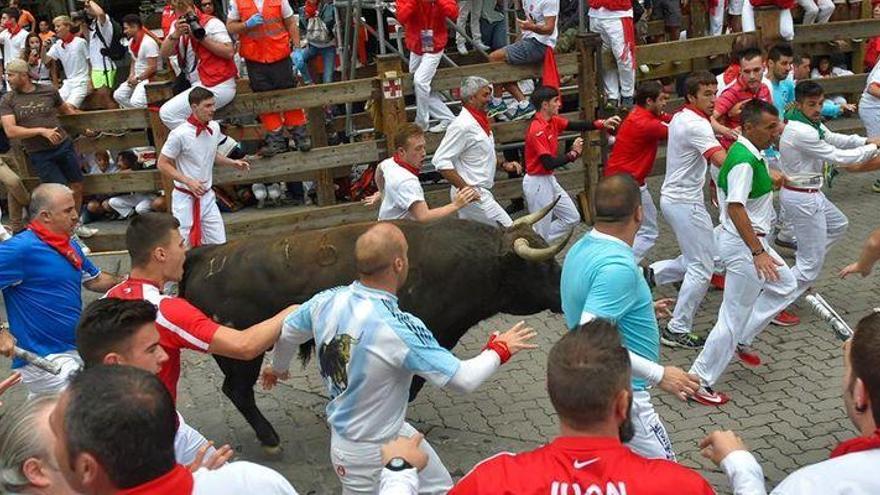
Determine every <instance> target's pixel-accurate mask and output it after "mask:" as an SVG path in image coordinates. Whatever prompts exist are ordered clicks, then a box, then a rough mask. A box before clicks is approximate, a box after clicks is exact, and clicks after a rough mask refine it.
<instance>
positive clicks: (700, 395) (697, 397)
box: [689, 385, 730, 406]
mask: <svg viewBox="0 0 880 495" xmlns="http://www.w3.org/2000/svg"><path fill="white" fill-rule="evenodd" d="M689 398H690V399H691V400H692V401H694V402H698V403H700V404H702V405H704V406H720V405H723V404H727V403H728V402H729V401H730V397H728V395H727V394H725V393H723V392H716V391H714V390H712V387H709V386H708V385H703V386H702V387H700V389H699V390H697V392H696V393H695V394H694V395H692V396H690V397H689Z"/></svg>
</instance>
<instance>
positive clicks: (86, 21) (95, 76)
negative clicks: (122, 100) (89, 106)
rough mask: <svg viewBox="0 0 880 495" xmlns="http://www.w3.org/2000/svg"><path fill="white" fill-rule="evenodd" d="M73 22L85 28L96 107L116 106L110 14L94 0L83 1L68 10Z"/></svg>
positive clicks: (112, 29)
mask: <svg viewBox="0 0 880 495" xmlns="http://www.w3.org/2000/svg"><path fill="white" fill-rule="evenodd" d="M71 17H73V20H74V22H76V21H80V22H81V23H82V24H83V25H84V26H85V27H86V29H87V30H88V32H87V33H86V35H87V36H88V38H87V39H88V42H89V63H90V64H91V66H92V73H91V88H92V89H93V90H94V96H93V97H92V98H93V99H94V102H95V105H96V106H97V107H98V108H99V109H106V110H109V109H113V108H116V107H117V105H116V102H114V101H113V87H114V86H115V85H116V63H115V62H114V61H113V59H112V58H111V56H110V53H109V50H110V46H111V45H112V42H113V35H114V34H116V33H114V29H115V28H114V26H113V22H112V21H111V20H110V16H108V15H107V13H106V12H105V11H104V9H103V7H101V5H100V4H99V3H98V2H97V1H95V0H85V3H84V5H83V9H82V10H79V11H76V12H72V13H71Z"/></svg>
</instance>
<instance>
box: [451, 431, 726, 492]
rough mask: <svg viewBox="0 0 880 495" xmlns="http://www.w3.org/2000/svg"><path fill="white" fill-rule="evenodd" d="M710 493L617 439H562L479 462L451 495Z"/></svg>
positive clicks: (684, 472)
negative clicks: (522, 451) (527, 450)
mask: <svg viewBox="0 0 880 495" xmlns="http://www.w3.org/2000/svg"><path fill="white" fill-rule="evenodd" d="M563 493H568V494H572V493H591V494H592V493H596V494H603V495H605V494H610V493H616V494H621V495H622V494H624V493H628V494H631V495H633V494H638V495H668V494H671V493H674V494H676V495H712V494H714V493H715V491H714V490H713V489H712V487H711V486H710V485H709V483H708V482H706V480H704V479H703V477H702V476H700V475H699V474H698V473H697V472H696V471H693V470H691V469H688V468H686V467H684V466H681V465H680V464H676V463H674V462H670V461H666V460H660V459H646V458H644V457H642V456H639V455H637V454H635V453H633V452H632V451H631V450H629V448H627V447H625V446H623V444H621V443H620V441H619V440H618V439H616V438H596V437H560V438H557V439H555V440H554V441H553V442H551V443H549V444H547V445H545V446H543V447H540V448H538V449H536V450H533V451H531V452H524V453H521V454H509V453H501V454H498V455H496V456H494V457H490V458H489V459H486V460H485V461H483V462H481V463H479V464H477V466H476V467H474V469H473V470H472V471H471V472H470V473H468V474H467V475H465V477H464V478H462V479H461V480H460V481H459V482H458V484H457V485H455V487H453V488H452V490H451V491H450V492H449V495H488V494H492V495H503V494H505V495H507V494H509V495H514V494H515V495H530V494H535V495H537V494H541V495H543V494H563Z"/></svg>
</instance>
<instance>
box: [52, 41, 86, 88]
mask: <svg viewBox="0 0 880 495" xmlns="http://www.w3.org/2000/svg"><path fill="white" fill-rule="evenodd" d="M46 55H48V56H49V57H50V58H53V59H55V60H58V61H60V62H61V66H62V67H64V74H65V76H66V77H67V79H68V80H71V81H73V80H82V81H87V80H88V79H89V47H88V43H86V40H84V39H82V38H80V37H79V36H74V38H73V40H71V41H70V43H68V44H67V46H66V47H65V46H64V42H63V41H61V40H58V41H56V42H55V44H53V45H52V46H51V47H49V51H48V52H46Z"/></svg>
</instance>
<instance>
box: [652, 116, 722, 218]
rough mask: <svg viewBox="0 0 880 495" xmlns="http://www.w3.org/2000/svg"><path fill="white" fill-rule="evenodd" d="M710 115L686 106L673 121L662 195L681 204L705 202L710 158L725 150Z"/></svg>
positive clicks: (661, 189) (667, 146)
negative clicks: (704, 188) (704, 187)
mask: <svg viewBox="0 0 880 495" xmlns="http://www.w3.org/2000/svg"><path fill="white" fill-rule="evenodd" d="M723 149H724V148H722V147H721V143H719V142H718V139H716V138H715V132H714V131H713V130H712V124H710V123H709V118H708V117H706V116H704V115H702V114H698V113H696V112H695V111H694V110H691V109H690V108H684V109H682V110H681V111H680V112H678V113H676V114H675V115H674V116H673V117H672V121H671V122H670V123H669V138H668V140H667V145H666V178H665V179H664V180H663V186H662V187H661V188H660V195H661V196H665V197H666V198H667V199H670V200H672V201H675V202H679V203H701V204H702V203H703V186H704V185H705V183H706V168H707V166H708V161H707V158H708V157H710V156H712V155H713V154H714V153H715V152H717V151H719V150H723Z"/></svg>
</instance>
